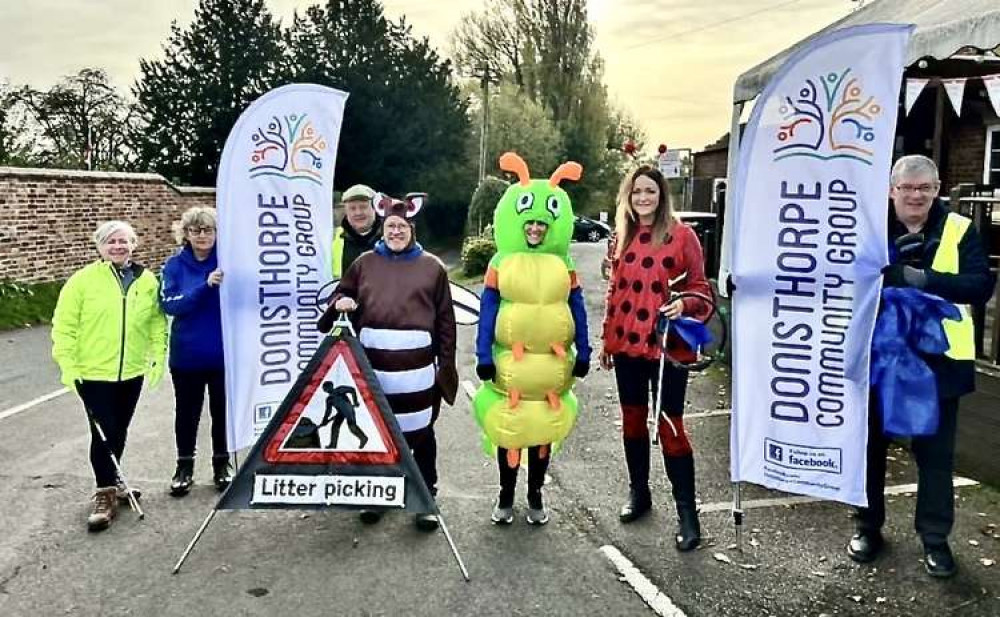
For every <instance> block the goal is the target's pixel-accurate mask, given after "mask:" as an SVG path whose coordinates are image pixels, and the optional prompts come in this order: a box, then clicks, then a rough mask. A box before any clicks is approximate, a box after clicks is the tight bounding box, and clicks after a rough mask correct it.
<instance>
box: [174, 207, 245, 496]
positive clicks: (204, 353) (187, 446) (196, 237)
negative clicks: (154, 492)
mask: <svg viewBox="0 0 1000 617" xmlns="http://www.w3.org/2000/svg"><path fill="white" fill-rule="evenodd" d="M215 229H216V216H215V208H205V207H194V208H189V209H188V210H187V211H186V212H184V214H183V215H182V216H181V220H180V221H179V223H176V224H175V233H176V235H177V239H178V241H179V242H181V243H182V247H181V250H180V251H178V252H177V254H176V255H174V256H173V257H171V258H170V259H168V260H167V263H166V264H165V265H164V266H163V274H162V276H163V287H162V289H161V293H160V304H161V305H162V306H163V312H165V313H166V314H167V315H170V316H172V317H173V323H172V324H171V327H170V375H171V377H172V379H173V382H174V398H175V402H176V416H175V419H174V433H175V436H176V439H177V470H176V471H175V472H174V477H173V479H172V480H171V482H170V494H171V495H174V496H175V497H182V496H184V495H186V494H187V493H188V491H189V490H190V489H191V485H192V484H194V478H193V476H194V454H195V442H196V441H197V438H198V422H199V420H200V419H201V409H202V406H203V405H204V402H205V389H206V388H207V389H208V409H209V413H210V414H211V416H212V468H213V471H214V482H215V487H216V488H217V489H218V490H220V491H221V490H224V489H225V488H226V487H227V486H228V485H229V481H230V474H229V469H230V468H229V448H228V446H227V443H226V385H225V368H224V363H223V356H222V311H221V307H220V304H219V285H221V284H222V278H223V277H222V271H221V270H219V264H218V259H217V258H216V254H215Z"/></svg>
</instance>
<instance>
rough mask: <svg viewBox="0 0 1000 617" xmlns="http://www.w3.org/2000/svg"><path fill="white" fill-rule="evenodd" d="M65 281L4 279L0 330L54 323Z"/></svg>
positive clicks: (0, 285) (1, 289)
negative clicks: (33, 281) (36, 281)
mask: <svg viewBox="0 0 1000 617" xmlns="http://www.w3.org/2000/svg"><path fill="white" fill-rule="evenodd" d="M63 282H64V281H54V282H51V283H17V282H14V281H8V280H3V281H0V330H12V329H14V328H24V327H27V326H33V325H35V324H43V323H49V322H51V321H52V311H53V310H55V308H56V300H57V299H59V290H60V289H62V286H63Z"/></svg>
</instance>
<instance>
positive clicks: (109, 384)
mask: <svg viewBox="0 0 1000 617" xmlns="http://www.w3.org/2000/svg"><path fill="white" fill-rule="evenodd" d="M141 391H142V377H135V378H133V379H129V380H126V381H81V382H78V384H77V388H76V392H77V394H79V395H80V399H81V400H82V401H83V404H84V406H85V407H86V408H87V410H88V411H89V412H90V415H91V416H92V417H93V419H94V420H96V421H97V423H98V424H100V425H101V430H102V431H104V437H105V438H106V439H107V445H105V444H104V443H102V442H101V438H100V436H99V435H98V434H97V430H96V429H95V428H94V425H93V423H91V422H89V420H88V424H89V425H90V466H91V467H93V468H94V480H95V482H96V484H97V488H107V487H109V486H114V485H115V484H116V483H117V481H118V472H117V471H115V466H114V463H112V462H111V456H110V455H109V454H108V449H109V448H110V450H111V451H112V452H114V455H115V457H116V458H117V459H118V461H119V462H121V460H122V454H124V453H125V440H126V439H127V438H128V427H129V425H130V424H131V423H132V416H134V415H135V406H136V404H137V403H138V402H139V393H140V392H141Z"/></svg>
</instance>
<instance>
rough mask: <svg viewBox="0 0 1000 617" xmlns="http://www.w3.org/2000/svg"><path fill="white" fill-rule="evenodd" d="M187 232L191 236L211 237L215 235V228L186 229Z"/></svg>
mask: <svg viewBox="0 0 1000 617" xmlns="http://www.w3.org/2000/svg"><path fill="white" fill-rule="evenodd" d="M187 232H188V233H189V234H191V235H192V236H212V235H215V227H188V228H187Z"/></svg>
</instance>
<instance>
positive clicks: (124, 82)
mask: <svg viewBox="0 0 1000 617" xmlns="http://www.w3.org/2000/svg"><path fill="white" fill-rule="evenodd" d="M266 1H267V4H268V6H269V7H270V8H271V11H272V12H273V13H274V14H275V15H276V16H277V17H278V18H280V19H281V20H282V21H283V22H285V23H287V22H288V21H289V20H290V18H291V16H292V14H293V12H294V11H295V9H296V8H298V9H300V10H301V9H302V8H303V7H306V6H309V5H311V4H316V3H317V1H318V0H266ZM383 4H384V6H385V9H386V13H387V14H388V15H389V16H390V17H391V18H393V19H395V18H397V17H399V16H400V15H404V14H405V15H406V17H407V21H408V22H409V23H410V24H411V25H412V26H413V29H414V32H415V33H416V34H418V35H420V36H428V37H430V39H431V42H432V43H433V44H435V45H436V46H437V47H438V50H439V51H440V52H441V53H442V54H447V44H448V38H449V36H448V35H449V33H450V32H451V31H452V29H453V28H454V27H455V25H456V24H457V23H458V21H459V20H460V19H461V17H462V15H463V14H465V13H468V12H470V11H475V10H477V9H478V8H479V7H481V6H482V0H385V1H384V2H383ZM196 5H197V0H0V80H6V81H9V82H11V83H15V84H24V83H27V84H30V85H32V86H34V87H36V88H47V87H49V86H51V85H52V84H53V83H54V82H55V81H56V80H57V79H58V78H59V77H61V76H63V75H68V74H72V73H75V72H76V71H78V70H79V69H81V68H83V67H100V68H104V69H105V70H107V71H108V73H109V74H110V75H111V78H112V80H113V81H114V83H115V84H116V85H117V86H118V87H119V88H121V89H123V90H127V89H128V87H129V86H131V84H132V82H133V81H134V80H135V78H136V77H137V75H138V70H139V58H150V59H153V58H159V57H160V55H161V53H162V45H163V43H164V42H165V41H166V40H167V37H168V35H169V32H170V23H171V21H172V20H177V22H178V23H179V24H181V25H182V26H183V25H185V24H187V23H188V22H190V20H191V19H192V18H193V16H194V8H195V6H196ZM852 6H853V3H852V2H851V1H850V0H784V1H781V0H590V1H589V10H590V20H591V22H592V23H593V24H594V27H595V29H596V32H597V48H598V50H599V51H600V53H601V55H602V56H603V57H604V59H605V63H606V77H605V83H606V84H607V86H608V90H609V93H610V94H611V97H612V99H613V100H614V101H615V102H616V103H617V104H619V105H620V106H622V107H625V108H626V109H628V110H629V111H631V112H632V114H633V115H634V116H635V117H636V118H637V119H638V121H639V122H640V123H641V124H642V126H643V127H644V128H645V129H646V131H647V134H648V136H649V140H650V142H652V144H654V145H655V144H658V143H667V144H668V145H669V146H670V147H689V148H693V149H696V150H698V149H701V148H702V147H703V146H705V145H706V144H708V143H711V142H713V141H715V139H716V138H717V137H719V136H720V135H722V134H723V133H725V132H726V131H727V130H728V128H729V114H730V110H731V107H730V105H729V101H730V98H729V97H730V95H731V93H732V88H733V82H734V81H735V79H736V77H737V76H738V75H739V74H740V73H742V72H743V71H745V70H747V69H749V68H750V67H752V66H754V65H755V64H757V63H759V62H761V61H763V60H765V59H767V58H768V57H770V56H771V55H773V54H775V53H777V52H778V51H780V50H782V49H784V48H785V47H787V46H788V45H790V44H792V43H794V42H795V41H797V40H799V39H801V38H803V37H805V36H807V35H809V34H811V33H812V32H814V31H816V30H818V29H820V28H822V27H823V26H825V25H827V24H828V23H830V22H832V21H834V20H836V19H838V18H840V17H843V16H844V15H846V14H847V13H848V12H849V11H850V10H851V8H852Z"/></svg>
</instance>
